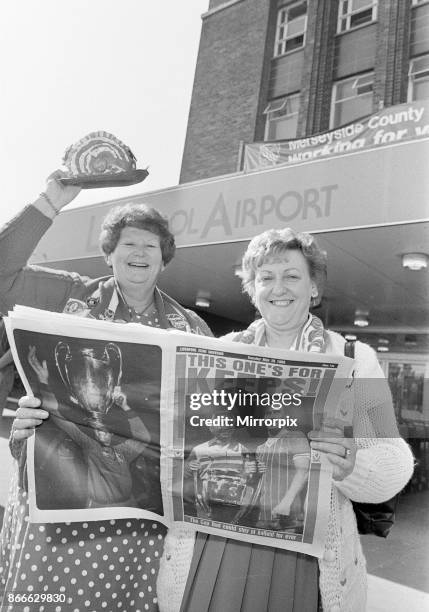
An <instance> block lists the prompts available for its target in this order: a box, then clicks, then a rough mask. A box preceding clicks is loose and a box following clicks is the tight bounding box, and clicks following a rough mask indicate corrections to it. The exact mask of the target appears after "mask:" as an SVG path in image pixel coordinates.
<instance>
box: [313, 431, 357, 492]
mask: <svg viewBox="0 0 429 612" xmlns="http://www.w3.org/2000/svg"><path fill="white" fill-rule="evenodd" d="M308 437H309V439H310V440H311V442H310V446H311V448H313V449H314V450H317V451H321V452H322V453H325V454H326V456H327V458H328V460H329V462H330V463H331V464H332V466H333V472H332V477H333V479H334V480H344V478H346V476H349V474H351V473H352V472H353V469H354V466H355V462H356V452H357V448H356V444H355V443H354V440H353V438H343V437H342V434H341V433H337V432H329V433H327V432H325V431H310V433H309V434H308Z"/></svg>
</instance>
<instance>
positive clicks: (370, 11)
mask: <svg viewBox="0 0 429 612" xmlns="http://www.w3.org/2000/svg"><path fill="white" fill-rule="evenodd" d="M377 4H378V0H340V4H339V7H338V28H337V32H338V33H341V32H347V30H351V29H352V28H357V27H358V26H361V25H364V24H365V23H371V21H375V20H376V19H377Z"/></svg>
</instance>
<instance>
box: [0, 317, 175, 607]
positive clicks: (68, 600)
mask: <svg viewBox="0 0 429 612" xmlns="http://www.w3.org/2000/svg"><path fill="white" fill-rule="evenodd" d="M151 314H152V313H151ZM145 319H146V320H145V321H144V324H146V325H151V326H153V327H160V325H159V320H158V316H157V313H156V312H154V313H153V314H152V316H151V317H147V318H145ZM28 510H29V508H28V500H27V496H26V493H25V492H24V491H23V490H22V489H20V488H19V486H18V469H16V473H15V475H14V478H13V481H12V483H11V489H10V492H9V500H8V505H7V507H6V511H5V516H4V521H3V530H2V533H1V539H0V611H1V612H18V611H19V612H36V611H37V612H86V611H88V612H102V611H103V610H106V612H113V611H116V610H118V611H121V612H157V611H158V604H157V597H156V578H157V575H158V569H159V560H160V557H161V555H162V551H163V543H164V537H165V534H166V528H165V527H164V526H163V525H162V524H161V523H154V522H153V521H150V520H136V519H129V520H127V519H117V520H110V521H90V522H88V523H52V524H43V525H42V524H32V523H30V522H29V521H28ZM18 594H19V595H21V596H22V595H24V594H25V595H26V596H27V599H28V596H29V595H30V594H31V596H32V598H33V602H31V603H28V604H27V605H26V604H25V603H20V602H19V603H18V602H15V603H14V602H13V601H11V598H13V597H16V595H18ZM51 596H52V597H51Z"/></svg>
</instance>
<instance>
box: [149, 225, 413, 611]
mask: <svg viewBox="0 0 429 612" xmlns="http://www.w3.org/2000/svg"><path fill="white" fill-rule="evenodd" d="M240 276H241V278H242V282H243V288H244V291H245V292H246V293H248V295H249V297H250V299H251V300H252V302H253V303H254V305H255V306H256V308H257V309H258V310H259V312H260V314H261V315H262V318H260V319H258V320H256V321H255V322H254V323H252V324H251V325H250V326H249V327H248V329H246V330H245V331H243V332H238V333H232V334H229V335H228V336H226V337H225V339H228V340H232V341H235V342H242V343H246V344H257V345H265V346H270V347H273V348H279V349H289V350H294V351H309V352H315V353H325V352H326V353H334V354H337V355H344V343H345V341H344V338H343V337H342V336H340V335H339V334H337V333H335V332H332V331H329V330H326V329H324V327H323V323H322V321H321V320H320V319H318V318H317V317H316V316H314V315H313V314H310V312H309V309H310V307H311V306H314V305H316V304H317V303H318V302H319V301H320V299H321V297H322V292H323V287H324V282H325V278H326V254H325V253H324V252H323V251H321V250H320V248H319V247H318V246H317V244H316V241H315V240H314V238H313V237H312V236H311V235H310V234H306V233H295V232H294V231H292V230H291V229H289V228H287V229H284V230H280V231H277V230H270V231H267V232H264V233H263V234H261V235H259V236H256V237H255V238H254V239H253V240H252V241H251V242H250V244H249V246H248V249H247V252H246V253H245V255H244V257H243V261H242V270H241V274H240ZM355 357H356V360H355V380H354V383H353V386H352V388H351V390H350V394H349V395H350V396H351V397H350V398H349V401H350V403H351V404H353V406H352V408H353V414H354V417H353V429H354V436H355V437H354V438H345V437H343V435H344V434H343V433H342V432H340V431H338V432H335V431H333V430H332V429H331V431H330V433H329V434H327V433H323V432H319V433H317V432H310V433H309V436H308V437H309V439H310V443H311V447H312V448H313V449H314V450H318V451H320V452H323V453H325V454H326V456H327V458H328V460H329V462H330V463H331V464H332V468H333V481H332V492H331V506H330V518H329V525H328V533H327V538H326V548H325V552H324V555H323V558H322V559H320V560H319V561H318V560H317V559H316V558H315V557H310V556H307V555H304V554H298V553H295V552H291V551H286V550H281V549H278V548H270V547H266V546H259V545H255V544H248V543H246V542H239V541H237V540H229V539H226V538H220V537H217V536H213V535H206V534H201V533H199V534H198V536H197V541H196V545H195V549H194V556H193V559H192V564H191V572H190V575H189V578H188V582H187V585H186V590H185V595H184V598H183V600H182V604H181V608H180V609H181V611H182V612H220V611H221V610H222V612H235V611H236V610H241V611H242V612H260V611H261V610H267V611H268V612H289V611H290V612H292V611H293V610H299V611H303V612H304V611H305V612H316V611H317V610H321V609H323V610H324V611H326V612H364V610H365V607H366V606H365V601H366V575H365V559H364V557H363V554H362V549H361V545H360V542H359V537H358V532H357V528H356V520H355V516H354V512H353V508H352V505H351V502H350V500H351V499H353V500H356V501H362V502H369V503H377V502H381V501H383V500H386V499H389V498H390V497H392V496H393V495H395V494H396V493H397V492H398V491H400V490H401V489H402V488H403V487H404V485H405V484H406V483H407V481H408V480H409V478H410V476H411V474H412V470H413V458H412V454H411V452H410V450H409V448H408V446H407V445H406V443H405V442H404V441H403V440H402V439H401V438H400V437H399V433H398V429H397V426H396V422H395V418H394V412H393V408H392V402H391V397H390V392H389V388H388V386H387V382H386V381H384V380H383V374H382V371H381V368H380V366H379V364H378V361H377V358H376V355H375V353H374V351H373V350H372V349H371V348H370V347H369V346H368V345H366V344H363V343H361V342H357V344H356V352H355ZM368 379H377V382H376V384H372V385H371V384H368V383H371V381H369V380H368ZM372 382H374V381H372ZM280 441H281V440H280ZM275 442H276V443H277V442H278V441H276V440H275ZM270 448H272V446H270ZM299 456H300V461H301V462H302V463H303V462H305V461H307V464H308V454H307V457H306V456H305V452H304V451H303V452H302V453H300V454H299ZM261 457H262V454H261ZM262 460H263V461H264V458H262ZM265 461H266V462H267V459H266V458H265ZM300 465H301V464H300ZM267 469H270V466H267ZM267 473H268V472H267ZM265 480H268V478H267V479H265ZM277 493H278V496H277V498H276V499H275V504H276V505H275V506H274V507H273V508H272V513H273V516H272V517H271V516H270V520H271V519H272V518H275V517H278V518H282V517H286V518H287V517H288V516H289V515H290V514H291V500H290V499H289V497H290V496H288V494H287V492H286V491H284V490H283V491H277ZM170 553H171V555H172V559H173V560H174V563H173V564H172V565H170V567H167V568H166V570H169V571H170V573H169V574H164V570H162V572H160V582H161V581H162V583H163V584H164V585H166V588H165V589H164V590H163V591H162V592H160V605H161V609H162V610H166V611H171V612H177V610H178V609H179V606H180V600H181V598H182V592H183V584H180V583H179V581H178V580H177V578H176V576H177V575H178V570H177V568H176V565H177V567H179V568H180V567H181V566H182V565H184V564H185V565H186V564H188V563H189V560H188V559H186V558H185V554H184V553H183V552H182V549H181V548H180V546H178V547H177V549H176V550H174V549H172V550H171V551H170Z"/></svg>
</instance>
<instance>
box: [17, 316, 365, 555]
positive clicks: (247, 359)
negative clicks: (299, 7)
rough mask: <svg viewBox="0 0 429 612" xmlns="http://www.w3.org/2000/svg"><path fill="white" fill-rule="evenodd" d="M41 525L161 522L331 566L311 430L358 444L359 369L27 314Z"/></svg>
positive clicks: (20, 324) (22, 338)
mask: <svg viewBox="0 0 429 612" xmlns="http://www.w3.org/2000/svg"><path fill="white" fill-rule="evenodd" d="M6 327H7V331H8V337H9V342H10V345H11V348H12V352H13V355H14V359H15V362H16V364H17V367H18V370H19V373H20V375H21V378H22V380H23V383H24V385H25V388H26V391H27V393H28V394H29V395H35V396H37V397H39V398H40V399H41V400H42V404H43V407H44V408H45V409H46V410H48V411H49V413H50V417H49V419H47V421H45V422H44V424H43V426H42V427H39V428H37V429H36V433H35V436H32V437H31V438H30V439H29V441H28V449H27V452H28V462H27V464H28V488H29V503H30V520H31V521H33V522H63V521H64V522H65V521H91V520H105V519H113V518H150V519H153V520H157V521H160V522H162V523H164V524H165V525H167V526H171V525H172V524H173V523H174V522H182V523H186V524H187V525H189V526H190V527H193V528H195V529H196V530H200V531H204V532H207V533H213V534H217V535H224V536H227V537H229V538H235V539H240V540H245V541H249V542H255V543H260V544H266V545H269V546H275V547H279V548H287V549H290V550H295V551H298V552H304V553H306V554H310V555H314V556H321V555H322V552H323V548H324V538H325V534H326V529H327V522H328V516H329V506H330V491H331V469H330V464H329V462H328V461H327V459H326V458H325V457H324V456H323V454H321V453H318V452H316V451H314V450H312V449H311V448H310V444H309V441H308V433H309V432H310V431H311V430H320V429H329V428H330V427H332V424H334V426H335V427H336V428H337V429H338V428H339V429H340V430H341V431H344V430H345V428H346V427H347V428H348V430H349V431H350V430H351V427H350V426H351V423H352V416H353V415H352V414H351V413H350V409H349V408H347V406H350V405H352V403H351V402H347V401H344V398H345V397H346V396H347V393H350V392H351V390H350V385H351V381H352V378H351V375H352V369H353V361H352V360H350V359H347V358H345V357H338V356H334V355H328V354H322V355H319V354H315V353H298V352H293V351H282V350H278V349H275V350H274V349H269V348H266V347H257V346H250V345H245V344H241V343H232V342H225V341H220V340H217V339H215V338H206V337H203V336H197V335H193V334H186V333H183V332H180V331H175V330H174V331H173V330H172V331H165V330H156V329H151V328H150V327H146V326H142V325H139V324H128V325H118V324H116V323H110V322H105V321H97V320H93V319H88V318H79V317H71V316H70V315H64V314H56V313H51V312H46V311H40V310H36V309H32V308H27V307H22V306H17V307H16V308H15V310H14V311H13V312H11V313H9V317H8V318H7V319H6Z"/></svg>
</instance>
